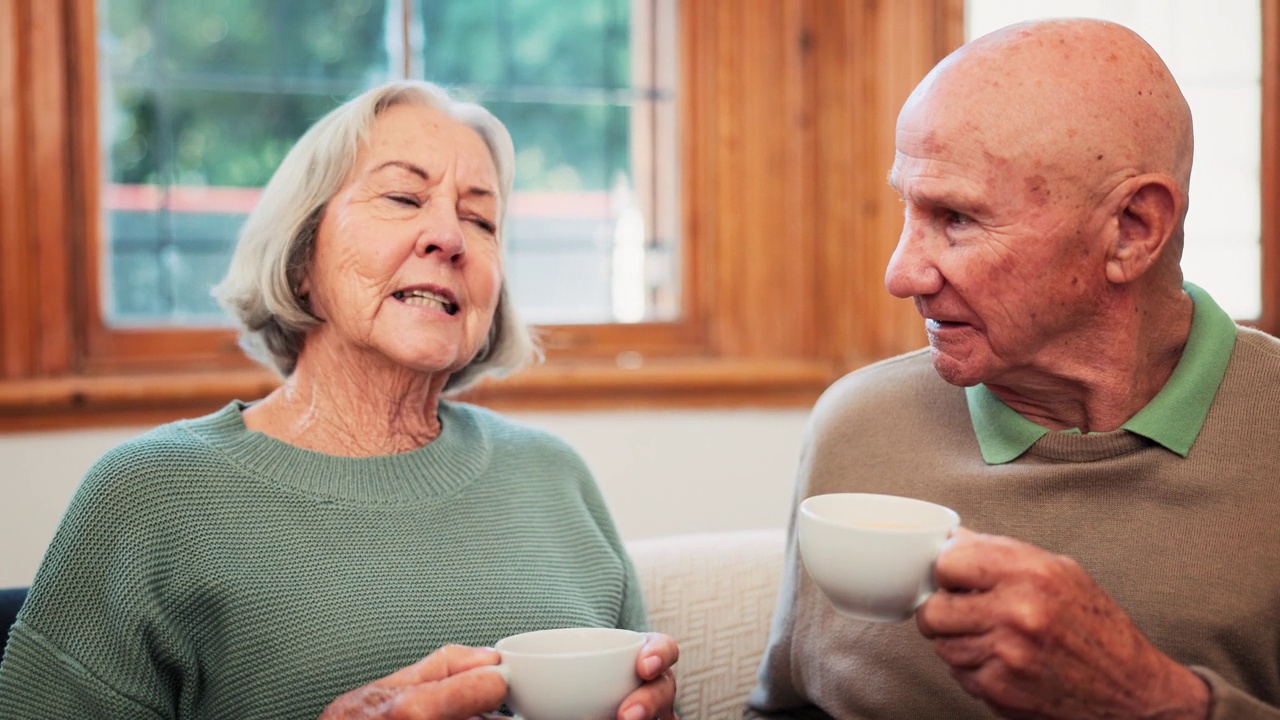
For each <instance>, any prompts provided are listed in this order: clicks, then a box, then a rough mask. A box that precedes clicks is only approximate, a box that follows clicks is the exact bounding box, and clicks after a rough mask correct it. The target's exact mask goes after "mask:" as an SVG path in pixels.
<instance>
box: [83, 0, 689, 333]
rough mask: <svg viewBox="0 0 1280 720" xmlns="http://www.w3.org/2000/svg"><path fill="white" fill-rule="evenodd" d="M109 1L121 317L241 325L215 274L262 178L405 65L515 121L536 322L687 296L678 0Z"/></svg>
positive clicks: (108, 283)
mask: <svg viewBox="0 0 1280 720" xmlns="http://www.w3.org/2000/svg"><path fill="white" fill-rule="evenodd" d="M98 7H99V26H98V28H99V29H98V35H99V53H98V57H99V58H100V63H101V71H100V73H99V75H100V78H101V79H100V89H101V90H100V103H101V105H102V108H101V109H102V113H101V117H102V122H101V124H100V127H99V132H100V133H101V137H102V145H103V147H104V149H105V168H106V172H105V173H104V174H105V175H106V177H105V178H104V180H105V186H104V187H103V189H102V197H103V201H104V205H105V211H106V219H107V223H106V225H105V228H104V231H103V237H102V238H101V244H102V245H103V246H104V248H105V252H104V253H103V255H102V263H103V265H102V267H101V268H100V272H101V276H102V278H103V281H104V282H103V288H102V297H101V302H102V316H103V320H104V324H105V325H107V326H108V327H114V328H131V327H132V328H145V327H166V326H167V327H192V326H195V327H199V326H208V325H225V324H227V322H228V321H227V318H226V317H225V315H224V313H223V312H222V311H221V309H220V308H219V307H218V306H217V304H216V303H215V302H214V300H213V298H212V297H211V296H210V294H209V289H210V288H211V287H212V285H214V284H215V283H216V282H217V281H218V279H219V278H220V277H221V276H222V274H223V272H224V271H225V269H226V266H227V263H228V261H229V259H230V255H231V252H232V250H233V248H234V242H235V236H236V232H237V230H238V228H239V227H240V225H241V224H242V223H243V220H244V218H245V216H246V215H247V214H248V212H249V210H250V209H251V208H252V207H253V205H254V204H255V203H256V202H257V197H258V189H259V188H260V187H261V186H263V185H265V184H266V181H267V180H268V179H269V178H270V176H271V174H272V172H273V171H274V170H275V167H276V166H277V165H278V164H279V162H280V160H281V159H283V157H284V154H285V153H286V152H287V151H288V149H289V148H290V147H291V145H292V143H293V141H294V140H296V139H297V138H298V137H299V136H300V135H301V134H302V133H303V132H304V131H305V130H306V129H307V127H309V126H310V125H311V124H312V123H313V122H314V121H315V120H317V119H319V117H320V116H321V115H323V114H324V113H325V112H327V111H328V110H330V109H331V108H333V107H334V106H335V105H337V103H338V102H340V101H341V100H344V99H346V98H348V97H351V96H352V95H354V94H356V93H357V92H359V91H360V90H362V89H364V88H366V87H368V86H369V85H371V84H373V83H376V82H381V81H385V80H388V79H391V78H394V77H406V76H408V77H424V76H425V77H426V78H428V79H431V80H433V81H435V82H438V83H440V84H442V85H445V86H447V87H450V88H451V89H452V90H453V91H454V94H455V95H458V96H461V97H466V98H468V99H474V100H479V101H482V102H484V103H485V104H486V106H487V107H489V109H490V110H491V111H493V112H494V114H496V115H497V116H498V117H499V118H501V119H503V120H504V122H505V123H506V124H507V126H508V129H509V130H510V131H511V133H512V135H513V138H514V140H515V142H516V147H517V161H516V166H517V171H516V188H515V193H514V196H513V197H512V199H511V206H510V211H509V212H508V216H507V225H506V245H507V254H508V264H507V277H508V280H509V282H510V284H511V286H512V291H513V294H514V297H515V298H516V300H517V302H518V303H519V304H520V306H521V307H522V309H524V310H525V314H526V316H527V317H528V318H529V320H530V321H532V322H536V323H539V324H564V323H590V322H615V321H629V322H637V321H642V320H648V321H655V320H671V319H673V318H675V317H677V316H678V315H679V290H680V287H679V282H678V276H677V267H676V260H677V258H678V253H677V252H676V245H677V233H676V223H675V222H674V220H675V217H676V212H675V201H674V200H675V198H676V197H677V191H678V187H679V182H678V172H677V170H676V166H677V159H678V151H677V146H676V142H675V112H674V106H675V70H676V63H675V59H676V58H675V48H674V47H672V43H670V42H666V43H664V44H662V46H661V47H659V44H658V42H657V41H658V39H659V38H670V37H673V36H674V28H673V23H674V21H675V17H674V4H673V2H672V0H573V1H572V2H557V3H554V4H549V3H546V2H509V1H507V0H488V1H483V2H482V1H477V0H431V1H430V2H427V1H425V0H418V1H417V2H414V1H413V0H376V1H375V0H346V1H345V2H333V3H321V4H318V5H315V6H314V7H311V8H309V9H308V10H307V12H306V13H299V12H298V9H299V7H300V6H298V5H296V4H295V5H290V4H285V3H260V2H248V1H246V0H220V1H219V2H204V1H199V2H197V1H196V0H178V1H173V0H169V1H162V0H98ZM569 278H572V279H573V282H566V280H567V279H569Z"/></svg>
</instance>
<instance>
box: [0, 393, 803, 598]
mask: <svg viewBox="0 0 1280 720" xmlns="http://www.w3.org/2000/svg"><path fill="white" fill-rule="evenodd" d="M512 417H514V418H516V419H518V420H522V421H524V422H527V423H530V424H532V425H537V426H539V427H543V428H546V429H547V430H550V431H551V432H554V433H556V434H557V435H559V436H561V437H563V438H564V439H565V440H567V441H569V442H570V443H571V444H572V445H573V446H574V447H576V448H577V449H578V451H579V452H581V453H582V455H583V457H584V458H586V460H587V463H588V464H589V465H590V466H591V468H592V470H593V471H594V472H595V474H596V478H597V479H598V480H599V482H600V487H601V489H602V490H603V492H604V495H605V498H606V500H607V501H608V502H609V506H610V507H611V508H612V510H613V515H614V519H615V520H616V521H617V523H618V527H619V529H620V531H621V532H622V534H623V536H624V537H625V538H627V539H629V540H630V539H636V538H643V537H654V536H658V535H672V534H678V533H690V532H702V531H712V530H733V529H747V528H762V527H781V526H783V525H785V524H786V521H787V514H788V512H789V510H790V503H791V489H792V483H793V480H794V475H795V466H796V461H797V459H798V455H799V451H800V438H801V434H802V432H803V429H804V422H805V419H806V417H807V411H803V410H787V411H773V410H770V411H763V410H748V411H696V412H695V411H681V412H593V413H540V414H512ZM142 429H143V428H128V429H117V430H95V431H65V432H47V433H29V434H10V435H3V434H0V587H9V586H13V585H27V584H29V583H30V582H31V578H32V577H33V576H34V574H35V571H36V567H37V565H39V563H40V558H41V556H42V555H43V553H44V548H45V546H46V545H47V544H48V542H49V539H50V538H51V537H52V536H53V531H54V528H55V526H56V525H57V522H58V519H59V517H61V515H62V511H63V509H64V508H65V507H66V504H67V501H68V500H69V499H70V497H71V494H72V492H73V491H74V490H75V487H76V485H77V483H79V481H80V477H81V476H82V475H83V474H84V472H85V470H87V469H88V467H89V466H90V465H91V464H92V463H93V462H94V460H96V459H97V458H98V456H99V455H101V454H102V453H103V452H105V451H106V450H107V449H108V448H110V447H111V446H113V445H115V444H116V443H119V442H121V441H122V440H125V439H126V438H129V437H132V436H133V435H136V434H138V433H139V432H141V431H142Z"/></svg>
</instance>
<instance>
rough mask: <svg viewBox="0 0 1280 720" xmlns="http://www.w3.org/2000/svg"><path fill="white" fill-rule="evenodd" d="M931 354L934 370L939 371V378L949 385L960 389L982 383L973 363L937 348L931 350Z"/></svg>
mask: <svg viewBox="0 0 1280 720" xmlns="http://www.w3.org/2000/svg"><path fill="white" fill-rule="evenodd" d="M930 354H931V356H932V359H933V369H934V370H935V371H937V373H938V377H940V378H942V379H943V380H945V381H947V382H948V383H950V384H952V385H956V386H958V387H970V386H973V385H977V384H978V383H980V382H982V378H981V377H980V375H979V373H978V372H977V370H976V369H975V368H974V366H973V365H972V364H971V363H967V362H964V361H962V360H960V359H959V358H956V357H954V356H952V355H948V354H947V353H945V352H942V351H940V350H938V348H936V347H933V348H930Z"/></svg>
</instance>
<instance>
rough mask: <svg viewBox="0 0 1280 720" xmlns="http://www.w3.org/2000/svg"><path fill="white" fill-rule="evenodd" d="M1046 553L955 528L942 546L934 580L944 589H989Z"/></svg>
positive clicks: (1017, 543) (1010, 541)
mask: <svg viewBox="0 0 1280 720" xmlns="http://www.w3.org/2000/svg"><path fill="white" fill-rule="evenodd" d="M1044 554H1046V553H1045V552H1044V551H1043V550H1040V549H1039V548H1036V547H1034V546H1032V545H1027V544H1026V543H1023V542H1019V541H1017V540H1014V539H1013V538H1009V537H1003V536H1001V535H981V534H978V533H975V532H972V531H970V530H966V529H964V528H958V529H957V530H956V531H955V533H953V534H952V535H951V538H950V539H948V540H947V541H946V542H945V543H943V545H942V550H940V551H939V552H938V558H937V560H936V561H935V562H934V566H933V577H934V581H935V582H936V583H937V585H938V587H939V588H943V589H945V590H990V589H991V588H993V587H995V586H996V585H997V584H998V583H999V582H1000V580H1001V579H1003V578H1005V577H1007V576H1008V575H1009V574H1010V573H1012V572H1016V571H1018V570H1019V569H1021V568H1022V567H1023V566H1024V565H1025V564H1027V563H1029V562H1033V561H1034V560H1035V558H1036V557H1039V556H1042V555H1044Z"/></svg>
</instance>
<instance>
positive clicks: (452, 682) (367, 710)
mask: <svg viewBox="0 0 1280 720" xmlns="http://www.w3.org/2000/svg"><path fill="white" fill-rule="evenodd" d="M647 647H648V646H646V649H647ZM671 647H672V648H673V649H674V648H675V643H672V644H671ZM499 660H501V657H500V656H499V655H498V653H497V651H495V650H491V649H489V648H472V647H464V646H462V645H446V646H444V647H442V648H440V649H439V650H437V651H435V652H433V653H431V654H430V655H428V656H426V657H425V658H423V659H422V660H419V661H418V662H416V663H414V664H413V665H410V666H409V667H407V668H404V669H403V670H399V671H397V672H395V673H392V674H391V675H388V676H386V677H384V678H382V679H381V680H377V681H375V682H371V683H369V684H368V685H364V686H361V687H358V688H356V689H355V690H352V691H351V692H348V693H346V694H344V695H342V696H340V697H339V698H338V699H337V700H334V701H333V702H332V703H330V704H329V707H327V708H325V710H324V713H322V714H321V715H320V718H319V720H374V719H375V718H382V719H383V720H465V718H471V717H475V716H476V715H479V714H481V713H485V712H488V711H491V710H496V709H497V708H498V706H500V705H502V700H503V698H505V697H506V694H507V683H506V681H505V680H504V679H503V677H502V674H501V673H500V672H498V671H497V670H495V669H494V666H495V665H497V664H498V661H499ZM674 661H675V660H674V657H673V658H672V662H674ZM664 667H665V666H664ZM642 689H643V688H642ZM639 692H640V690H637V691H636V693H637V694H638V693H639Z"/></svg>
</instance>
